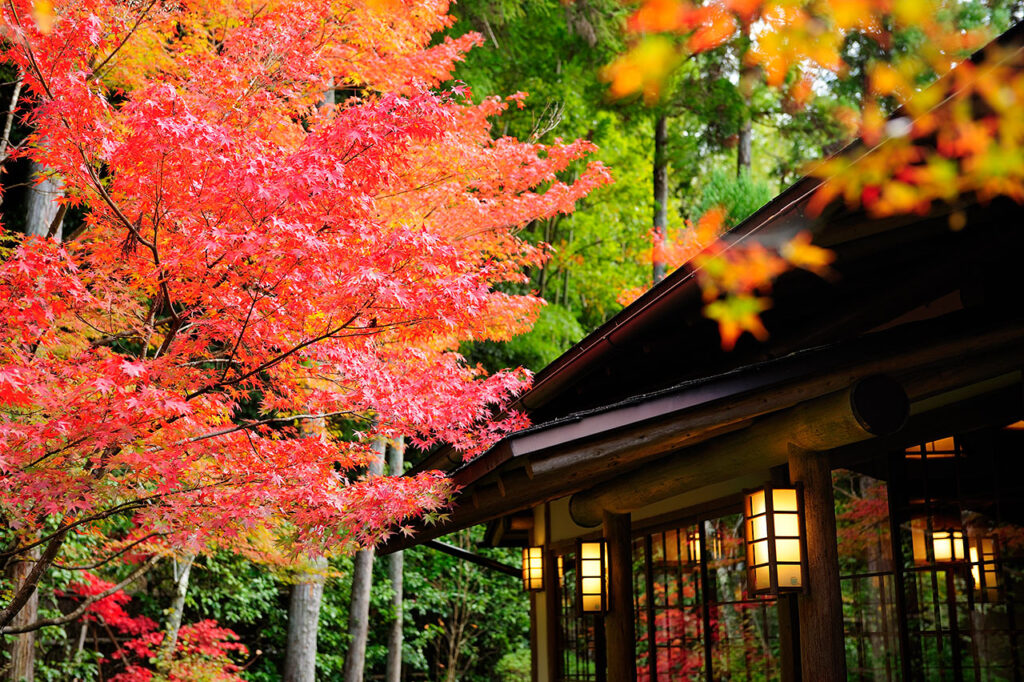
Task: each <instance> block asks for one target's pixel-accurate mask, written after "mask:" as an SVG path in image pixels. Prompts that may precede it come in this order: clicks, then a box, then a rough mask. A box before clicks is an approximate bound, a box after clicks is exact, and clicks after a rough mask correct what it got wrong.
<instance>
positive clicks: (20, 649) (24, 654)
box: [7, 547, 39, 682]
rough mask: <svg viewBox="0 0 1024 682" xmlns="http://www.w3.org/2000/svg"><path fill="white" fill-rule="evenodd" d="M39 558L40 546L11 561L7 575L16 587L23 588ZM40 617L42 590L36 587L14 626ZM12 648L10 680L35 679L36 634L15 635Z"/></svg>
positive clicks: (26, 681)
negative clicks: (40, 592)
mask: <svg viewBox="0 0 1024 682" xmlns="http://www.w3.org/2000/svg"><path fill="white" fill-rule="evenodd" d="M38 559H39V548H38V547H33V548H32V549H30V550H26V551H25V552H24V553H23V554H22V555H20V556H18V557H17V558H16V559H15V560H14V561H12V562H11V564H10V567H9V568H8V573H7V576H8V578H9V579H10V581H11V584H12V585H14V586H15V589H19V588H21V586H22V585H24V583H25V581H26V580H27V579H28V576H29V573H30V572H31V571H32V567H33V566H34V565H35V562H36V561H37V560H38ZM38 616H39V592H38V591H36V590H32V594H31V595H29V597H28V599H27V600H26V601H25V605H24V606H23V607H22V608H21V610H20V611H18V613H17V614H16V615H15V616H14V620H12V621H11V625H13V626H14V627H21V626H25V625H29V624H30V623H34V622H35V621H36V619H37V618H38ZM8 641H9V642H10V648H9V649H8V651H9V653H10V655H11V660H10V663H9V665H10V668H9V670H8V677H7V679H9V680H11V682H33V680H34V679H35V678H34V673H33V670H34V669H35V647H36V633H35V632H34V631H33V632H24V633H22V634H20V635H12V636H10V637H9V638H8Z"/></svg>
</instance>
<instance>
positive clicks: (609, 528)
mask: <svg viewBox="0 0 1024 682" xmlns="http://www.w3.org/2000/svg"><path fill="white" fill-rule="evenodd" d="M603 525H604V538H605V540H606V541H607V543H608V571H609V581H608V605H609V607H610V608H609V610H608V614H607V615H606V616H605V619H604V621H605V623H604V626H605V638H606V642H607V647H608V682H635V680H636V618H635V614H634V613H633V537H632V533H631V517H630V515H629V514H614V513H612V512H607V511H606V512H604V519H603Z"/></svg>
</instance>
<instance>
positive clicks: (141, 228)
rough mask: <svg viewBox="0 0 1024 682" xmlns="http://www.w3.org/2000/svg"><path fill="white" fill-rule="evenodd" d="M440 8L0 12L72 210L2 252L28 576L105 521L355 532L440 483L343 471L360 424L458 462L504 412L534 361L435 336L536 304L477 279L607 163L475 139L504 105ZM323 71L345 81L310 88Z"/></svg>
mask: <svg viewBox="0 0 1024 682" xmlns="http://www.w3.org/2000/svg"><path fill="white" fill-rule="evenodd" d="M446 11H447V2H445V1H443V0H435V1H433V2H426V3H424V2H406V1H401V0H366V1H365V2H364V1H361V0H340V1H334V2H327V3H324V2H311V1H305V0H281V1H279V2H273V3H267V4H262V3H261V4H253V3H250V2H247V1H245V0H223V1H219V2H203V3H199V2H179V3H160V2H156V1H155V0H154V1H152V2H145V3H129V4H125V3H121V2H114V1H112V0H88V1H86V2H70V1H68V2H57V3H54V5H53V6H51V5H50V4H49V3H48V2H46V1H45V0H36V1H35V2H33V1H31V0H16V1H14V2H11V3H8V4H7V5H6V6H5V7H4V8H3V10H2V15H0V17H2V19H0V21H2V25H3V28H4V32H5V39H4V43H3V50H2V58H3V59H4V60H5V61H7V62H8V63H10V64H13V65H15V66H16V68H17V69H18V71H19V73H20V74H22V77H23V80H24V92H25V93H26V95H25V96H23V98H22V100H21V107H22V115H23V116H24V117H25V118H26V119H27V120H28V121H30V122H31V125H32V127H33V132H32V133H31V135H30V136H29V137H28V138H27V140H26V141H25V142H24V143H22V144H20V145H19V146H18V147H17V148H15V149H14V150H13V155H14V156H15V157H17V156H29V157H31V158H33V159H35V160H36V161H38V162H39V163H41V164H42V165H44V166H45V167H47V168H49V169H51V171H52V173H53V174H54V175H55V176H58V177H59V178H60V179H61V181H62V183H63V186H64V188H65V197H64V198H63V199H62V201H63V202H65V203H66V204H67V205H68V206H70V207H73V208H75V209H76V210H80V211H81V212H82V213H83V214H84V219H83V220H82V221H81V224H80V225H79V226H77V227H75V228H73V229H70V230H66V232H67V236H66V240H65V241H64V242H63V243H58V242H56V241H54V240H51V239H42V238H27V239H22V240H19V239H16V238H12V236H11V235H9V234H8V235H5V237H6V239H7V242H6V243H7V246H6V247H5V252H4V254H3V260H2V262H0V301H2V302H0V306H2V307H3V308H2V310H3V312H2V315H3V318H4V320H5V325H4V327H3V329H2V330H0V468H2V472H3V477H2V480H0V509H2V511H3V514H4V516H5V518H6V522H7V524H8V528H9V529H10V532H9V534H8V536H7V537H6V538H5V544H6V548H5V550H4V551H5V553H6V556H11V555H12V554H14V553H16V552H19V551H21V550H23V549H25V548H26V547H29V546H33V545H35V546H43V547H44V552H43V556H42V560H41V561H40V562H39V563H37V564H36V566H37V568H38V570H36V571H34V574H33V578H32V580H30V582H33V581H34V580H38V577H39V573H40V571H42V570H43V569H44V568H45V566H46V565H47V564H48V563H49V562H52V561H53V559H54V557H55V556H56V555H57V553H58V552H59V551H60V546H61V543H62V541H63V539H64V538H65V537H66V536H67V534H68V533H80V532H85V531H88V530H89V529H90V528H95V527H96V524H97V523H98V522H100V521H102V520H103V519H106V518H110V517H111V516H113V515H125V514H129V515H131V517H132V519H133V523H134V525H135V527H136V528H137V529H138V530H137V531H136V533H135V535H134V536H133V538H135V539H137V538H138V537H143V536H145V535H152V534H158V537H159V538H162V539H163V542H165V543H169V544H170V545H171V546H174V547H175V548H178V549H184V550H185V551H194V550H195V549H197V548H199V547H201V546H202V545H204V544H205V543H208V542H218V543H222V544H223V543H227V544H230V543H231V542H232V539H233V538H244V537H246V536H248V535H250V534H252V533H253V532H254V530H256V529H266V528H273V529H275V530H276V531H277V532H281V533H287V537H288V540H289V543H290V544H289V548H290V551H292V552H300V551H305V550H307V549H314V548H315V549H316V550H319V551H322V550H323V549H325V548H328V547H332V546H337V545H339V544H340V543H344V542H360V543H366V542H372V541H373V540H375V539H377V538H379V537H381V536H382V535H383V534H384V533H385V532H387V528H389V527H390V526H391V525H392V524H398V523H401V522H402V521H403V520H405V519H408V518H409V517H412V516H415V515H418V514H422V513H424V512H427V511H431V510H437V509H439V508H441V507H442V506H443V504H444V502H445V500H446V498H447V495H448V492H449V489H448V485H447V483H446V482H445V480H444V479H443V478H442V477H440V476H439V475H437V474H435V473H425V474H421V475H419V476H415V477H408V478H397V479H396V478H387V479H384V478H375V479H367V478H362V479H360V478H358V470H359V467H360V466H361V465H362V464H364V463H365V462H366V460H367V457H368V453H369V452H370V449H369V445H368V443H369V442H370V440H371V439H372V438H373V437H375V436H383V437H391V436H396V435H399V434H409V435H410V436H411V437H412V439H413V442H414V443H416V444H417V445H419V446H421V447H426V446H428V445H429V444H430V443H433V442H435V441H437V440H445V441H448V442H451V443H454V444H455V445H456V446H457V447H459V448H461V449H463V450H464V451H465V452H466V456H467V457H470V456H472V455H473V454H474V453H476V452H478V451H480V449H481V448H485V447H486V446H487V445H488V444H489V443H491V442H492V441H493V440H495V439H496V438H498V437H500V435H501V434H503V433H505V432H507V431H509V430H511V429H514V428H517V427H519V426H521V425H522V424H523V423H524V422H523V418H522V417H521V416H519V415H516V414H514V413H513V414H510V415H508V416H506V417H504V418H502V419H495V418H492V417H491V415H492V414H493V413H494V408H495V407H498V408H500V407H501V406H502V405H504V404H505V403H506V402H507V401H508V400H509V399H510V397H512V396H514V395H515V394H517V393H518V392H519V391H521V390H522V389H523V388H524V387H525V386H526V385H527V381H528V377H527V375H526V374H525V373H523V372H521V371H515V370H513V371H506V372H499V373H496V374H494V375H491V376H484V375H483V372H482V370H480V369H479V368H474V367H470V366H467V365H466V364H465V363H464V362H463V361H462V358H461V356H459V355H458V354H457V353H456V352H454V349H455V348H456V347H457V344H458V342H459V341H461V340H467V339H505V338H508V337H510V336H511V335H514V334H516V333H518V332H522V331H524V330H526V329H528V328H529V325H530V324H531V322H532V320H533V319H534V318H535V316H536V314H537V310H538V308H539V306H540V305H541V303H542V302H541V301H540V299H538V298H536V297H534V296H530V295H511V294H506V293H503V292H502V291H501V289H500V287H501V285H502V284H503V283H508V282H517V281H521V280H522V278H523V275H522V274H521V268H522V267H523V266H527V265H536V264H537V263H539V262H540V261H541V260H542V259H543V257H544V253H543V250H542V249H540V248H538V247H535V246H531V245H529V244H527V243H525V242H524V241H522V240H520V239H519V238H518V237H517V236H516V229H517V228H518V227H520V226H522V225H524V224H525V223H526V222H528V221H529V220H533V219H542V218H546V217H550V216H552V215H554V214H556V213H559V212H569V211H571V210H572V209H573V206H574V203H575V202H576V201H577V200H578V199H579V198H581V197H582V196H584V195H585V194H586V193H587V192H589V191H590V190H591V189H593V188H594V187H596V186H598V185H600V184H603V183H605V182H607V180H608V176H607V173H606V171H605V169H604V168H603V167H602V166H601V165H600V164H596V163H593V164H590V165H589V166H587V167H586V169H585V171H584V172H583V173H581V174H580V175H579V176H578V177H577V179H576V180H575V181H574V182H563V181H561V180H559V178H558V175H557V174H558V173H559V172H560V171H562V170H563V169H565V168H566V167H567V166H568V165H569V164H571V163H573V162H575V161H577V160H578V159H581V158H582V157H584V156H586V155H587V154H588V153H589V152H590V151H591V150H592V145H590V144H589V143H586V142H583V141H577V142H571V143H563V142H560V141H559V142H556V143H554V144H551V145H540V144H532V143H522V142H519V141H517V140H515V139H511V138H499V139H496V140H492V139H491V137H490V135H489V129H490V120H491V118H492V117H494V116H498V115H500V113H501V112H502V111H503V110H504V109H505V108H506V107H507V106H508V104H509V102H508V101H504V100H501V99H498V98H493V97H492V98H488V99H486V100H485V101H483V102H481V103H478V104H472V103H471V102H470V100H469V98H468V96H467V93H466V92H465V90H464V89H462V88H459V87H451V88H448V89H443V88H441V87H440V83H441V82H442V81H443V79H444V78H445V77H447V75H448V73H449V72H450V70H451V68H452V65H453V63H454V62H455V61H456V60H458V59H459V58H460V57H461V54H462V53H463V52H464V51H465V50H466V49H468V48H469V47H471V46H472V45H474V44H475V43H477V42H479V37H478V36H476V35H473V34H469V35H467V36H464V37H462V38H459V39H448V40H445V41H443V42H441V43H439V44H436V45H433V46H431V45H430V35H431V33H432V32H433V31H436V30H438V29H440V28H443V27H444V26H446V25H447V24H448V22H449V21H450V20H449V18H448V17H447V14H446ZM331 88H335V89H338V90H339V91H340V92H341V93H342V94H343V95H347V96H348V97H347V98H345V99H344V101H342V102H340V103H338V104H336V105H335V104H331V103H328V104H326V105H324V106H319V105H320V104H321V102H322V100H323V93H324V92H325V91H326V90H329V89H331ZM522 96H523V95H522V94H521V93H520V94H517V95H513V96H512V97H510V98H509V99H510V100H512V101H513V102H515V101H517V100H519V99H521V97H522ZM329 99H333V98H329ZM332 418H337V419H347V420H349V423H354V424H355V425H356V426H355V428H356V430H357V432H358V433H357V435H358V436H360V437H358V438H355V439H346V438H343V437H342V436H341V434H340V432H339V431H338V430H336V429H332V428H330V427H329V426H323V425H322V420H324V419H332ZM149 548H150V550H154V549H156V548H154V547H153V546H152V543H150V545H149ZM33 584H34V583H33ZM26 589H27V587H26ZM24 591H25V590H24V589H23V590H21V592H24ZM18 608H19V604H18V597H16V598H15V600H14V602H12V603H11V604H10V605H8V606H7V608H6V609H5V610H4V612H3V614H2V617H0V625H2V624H4V623H6V622H8V621H9V618H10V617H11V616H12V615H13V612H16V611H17V609H18Z"/></svg>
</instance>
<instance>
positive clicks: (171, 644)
mask: <svg viewBox="0 0 1024 682" xmlns="http://www.w3.org/2000/svg"><path fill="white" fill-rule="evenodd" d="M195 560H196V555H195V554H188V555H186V556H185V557H184V558H183V559H182V560H181V561H180V562H175V564H174V601H172V602H171V609H170V612H169V613H168V616H167V632H166V634H165V635H164V641H163V642H162V643H161V644H160V658H159V661H158V662H157V666H156V667H157V670H159V671H160V672H162V673H166V672H168V671H170V669H171V663H172V661H173V660H174V649H175V647H176V646H177V645H178V631H179V630H181V616H182V613H183V612H184V611H185V596H186V595H187V594H188V579H189V575H190V574H191V573H192V563H193V562H194V561H195Z"/></svg>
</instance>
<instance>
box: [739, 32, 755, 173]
mask: <svg viewBox="0 0 1024 682" xmlns="http://www.w3.org/2000/svg"><path fill="white" fill-rule="evenodd" d="M749 44H750V25H749V24H744V25H743V48H742V49H741V50H740V82H739V90H740V95H741V96H742V97H743V124H742V125H741V126H740V134H739V141H738V144H737V145H736V177H740V176H741V175H743V174H744V173H750V163H751V160H752V158H753V129H752V124H751V118H752V117H751V114H750V104H751V97H752V95H753V92H754V81H755V79H756V78H757V67H755V66H748V65H746V64H744V61H745V59H744V57H745V56H746V52H747V46H748V45H749Z"/></svg>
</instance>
